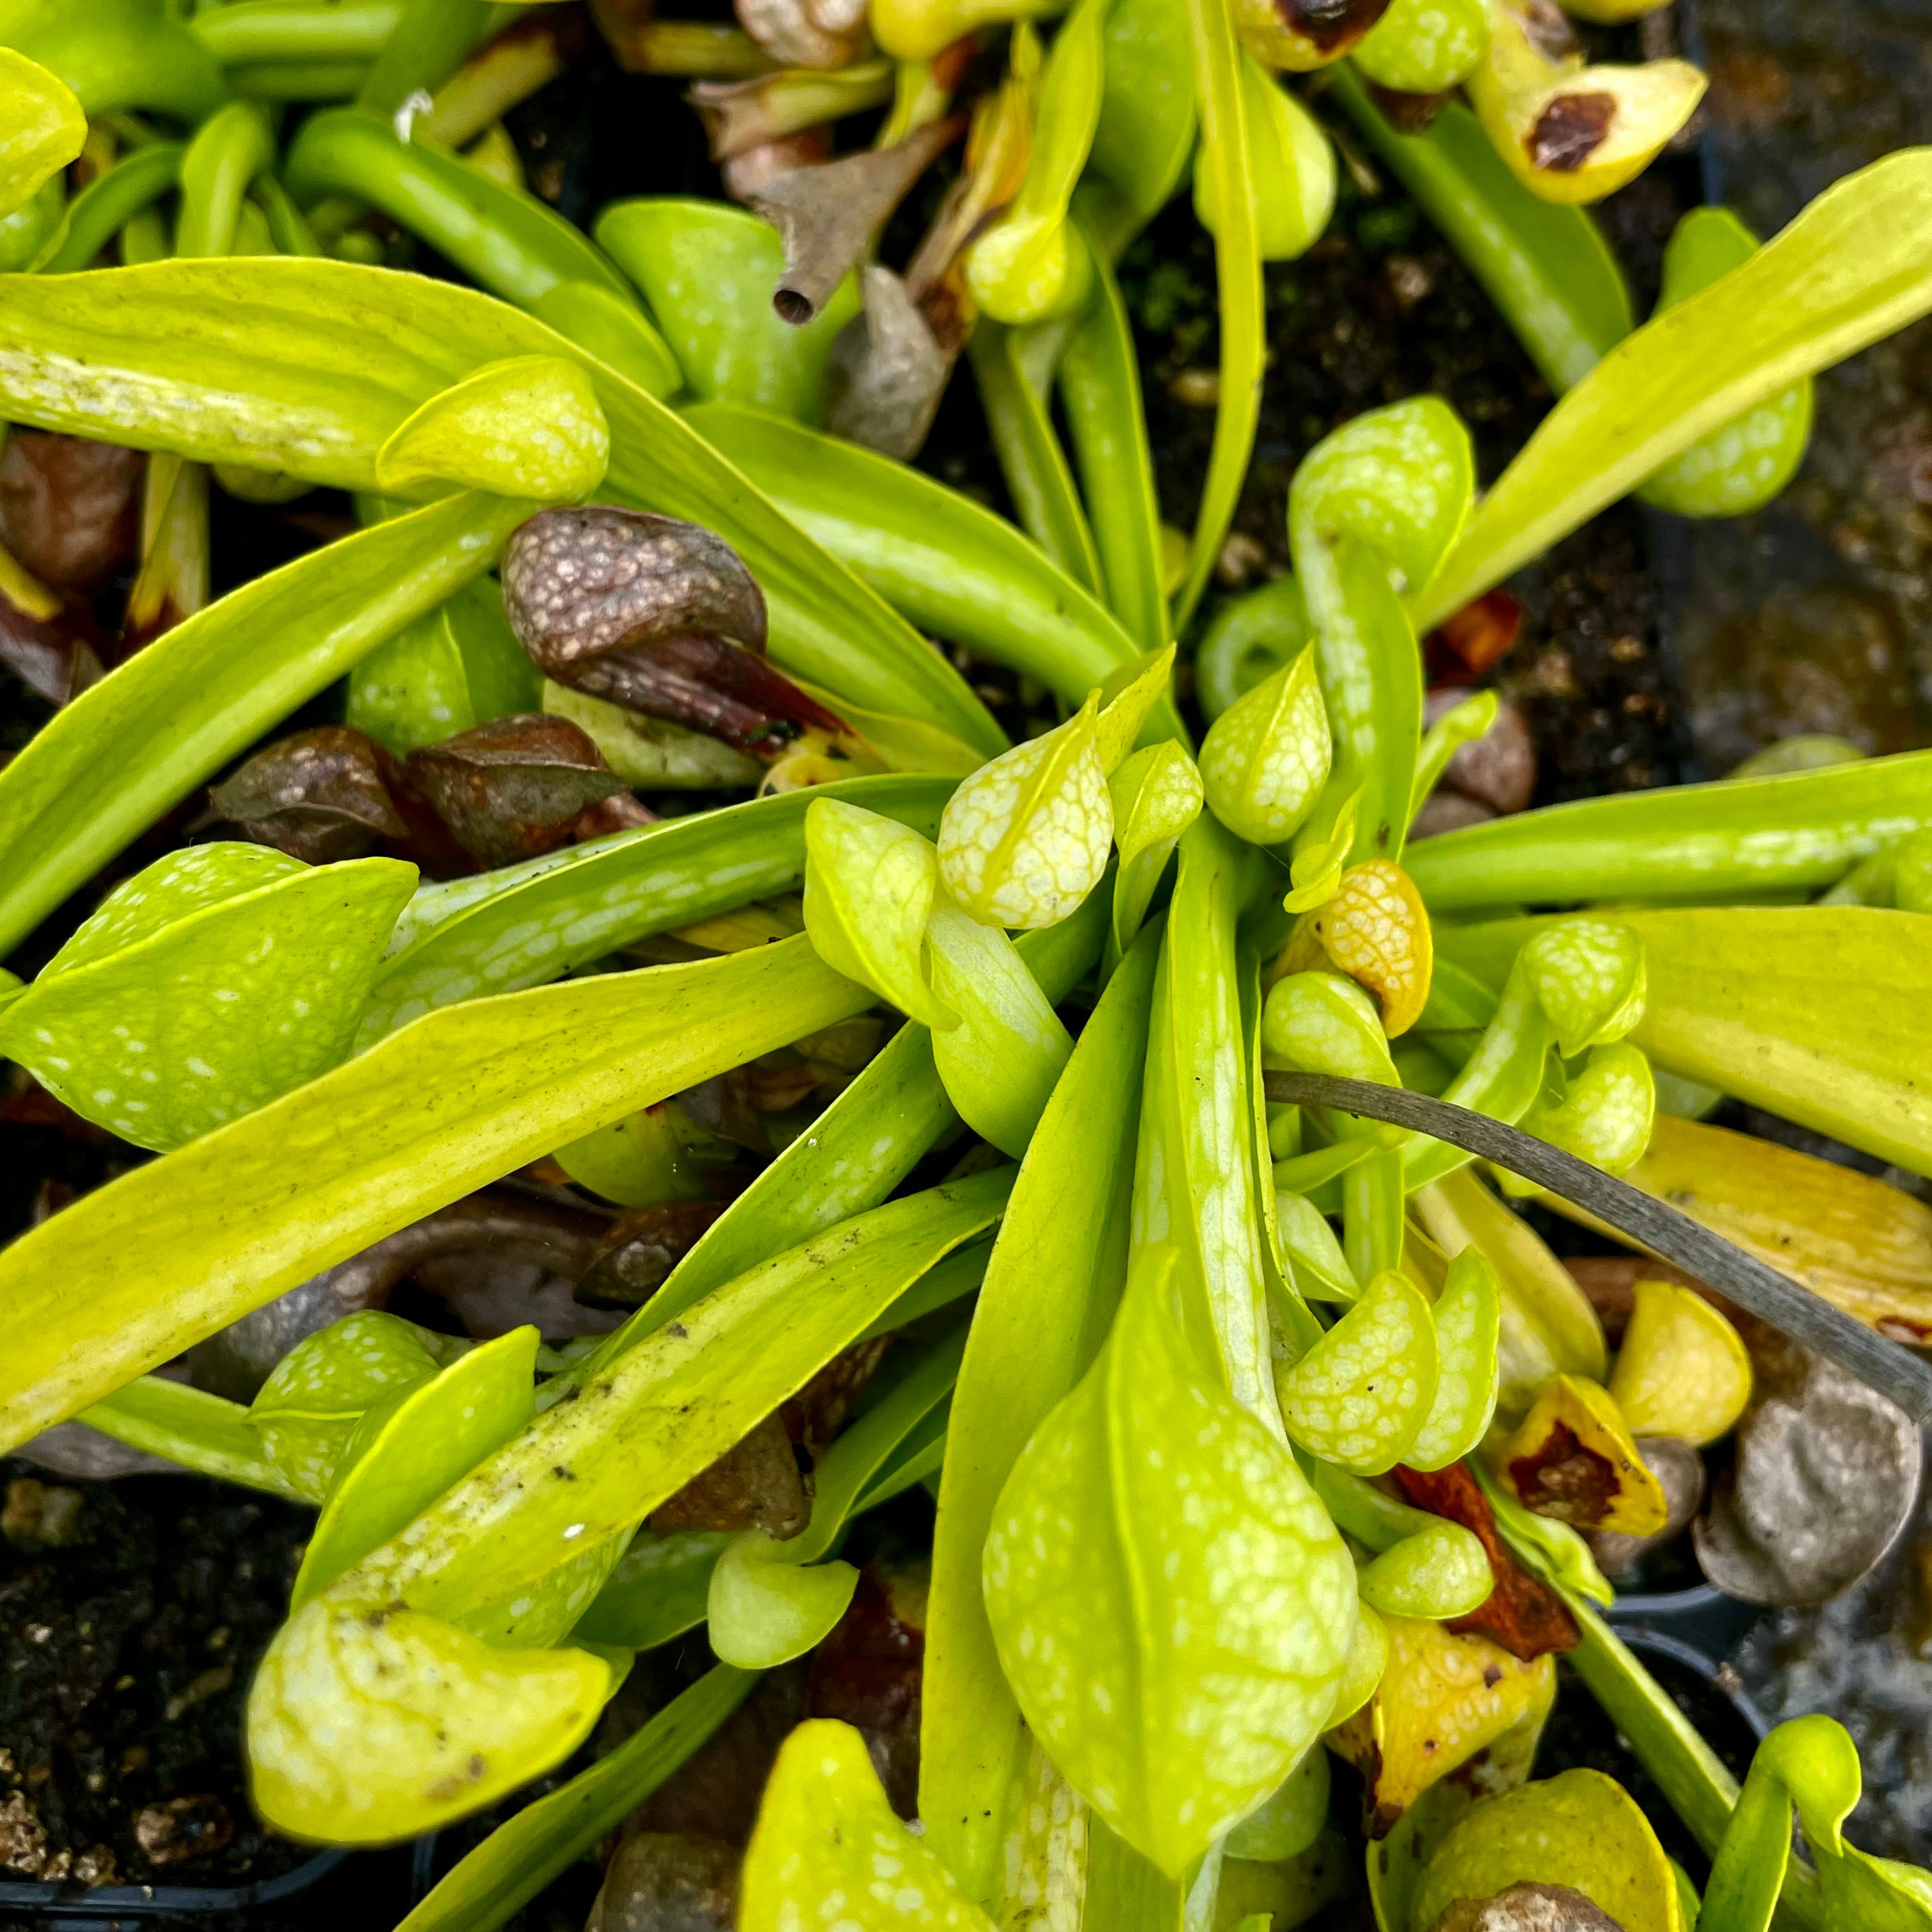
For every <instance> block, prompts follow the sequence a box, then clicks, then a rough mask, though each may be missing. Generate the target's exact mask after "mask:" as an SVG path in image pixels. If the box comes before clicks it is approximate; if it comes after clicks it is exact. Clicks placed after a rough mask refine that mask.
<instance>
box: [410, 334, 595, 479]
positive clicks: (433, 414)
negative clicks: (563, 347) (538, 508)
mask: <svg viewBox="0 0 1932 1932" xmlns="http://www.w3.org/2000/svg"><path fill="white" fill-rule="evenodd" d="M609 462H610V425H609V424H608V423H607V422H605V420H604V412H603V410H601V408H600V407H598V401H597V392H596V390H595V388H594V387H593V386H592V383H591V380H590V378H589V377H588V376H587V375H586V374H585V373H584V371H583V368H582V367H581V366H580V365H578V364H577V363H575V362H565V361H564V360H563V359H562V357H560V356H510V357H508V358H506V359H505V360H504V361H502V362H486V363H484V365H483V366H482V368H480V369H478V370H475V371H473V372H472V374H469V375H467V376H466V377H463V380H461V381H460V382H459V383H453V384H452V386H450V387H449V389H445V390H443V392H441V393H440V395H434V396H432V397H431V398H430V399H429V401H428V402H426V403H425V404H422V405H421V407H419V408H418V409H417V410H416V412H415V413H414V414H413V415H411V416H408V417H407V418H405V419H404V421H403V422H401V423H400V424H398V425H397V427H396V428H395V429H394V430H393V431H392V432H391V433H390V434H389V438H388V440H386V442H385V443H383V446H382V447H381V448H380V449H378V450H377V452H376V485H377V488H378V489H380V490H383V492H384V493H386V494H389V495H392V496H409V495H412V494H414V493H417V492H418V491H419V490H420V489H421V488H422V485H424V484H435V483H443V484H452V483H453V484H462V485H463V486H464V487H467V488H469V489H473V490H490V491H492V492H493V493H495V494H496V495H497V496H526V497H529V498H531V499H533V500H535V501H537V502H576V501H577V499H580V498H581V497H584V496H589V493H591V491H592V490H594V489H595V488H596V487H597V486H598V484H599V483H601V481H603V480H604V469H605V468H606V466H607V465H608V463H609Z"/></svg>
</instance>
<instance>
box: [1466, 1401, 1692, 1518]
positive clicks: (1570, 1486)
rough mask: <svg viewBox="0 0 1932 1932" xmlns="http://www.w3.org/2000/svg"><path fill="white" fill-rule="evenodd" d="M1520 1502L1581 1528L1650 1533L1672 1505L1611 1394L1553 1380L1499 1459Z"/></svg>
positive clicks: (1540, 1512)
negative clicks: (1633, 1440)
mask: <svg viewBox="0 0 1932 1932" xmlns="http://www.w3.org/2000/svg"><path fill="white" fill-rule="evenodd" d="M1500 1460H1501V1461H1502V1465H1503V1466H1504V1467H1505V1469H1508V1472H1509V1476H1510V1481H1511V1482H1512V1483H1513V1484H1514V1485H1515V1487H1516V1493H1517V1496H1520V1498H1521V1499H1523V1502H1524V1504H1525V1505H1526V1506H1527V1507H1529V1508H1531V1509H1532V1510H1535V1511H1537V1512H1538V1514H1541V1515H1544V1516H1549V1517H1555V1518H1556V1520H1557V1521H1558V1522H1559V1523H1569V1524H1571V1526H1573V1527H1574V1528H1577V1529H1608V1530H1616V1531H1619V1532H1621V1533H1622V1534H1623V1535H1625V1536H1649V1535H1651V1534H1652V1532H1654V1531H1656V1530H1660V1529H1662V1528H1663V1527H1664V1524H1665V1523H1667V1521H1668V1520H1670V1504H1669V1502H1667V1500H1666V1499H1665V1496H1664V1490H1663V1487H1662V1486H1661V1484H1659V1483H1658V1480H1657V1478H1656V1477H1655V1476H1654V1475H1652V1474H1651V1472H1650V1470H1649V1468H1648V1467H1647V1466H1646V1464H1645V1463H1644V1460H1643V1457H1642V1455H1641V1454H1640V1453H1639V1452H1638V1450H1637V1445H1636V1444H1635V1443H1634V1442H1632V1441H1631V1432H1630V1429H1629V1427H1628V1424H1626V1423H1625V1421H1624V1418H1622V1415H1619V1413H1618V1412H1617V1406H1616V1403H1615V1402H1614V1401H1613V1400H1611V1398H1610V1394H1609V1391H1607V1390H1606V1389H1604V1388H1602V1387H1601V1385H1599V1384H1598V1383H1596V1382H1591V1381H1589V1380H1588V1379H1586V1378H1585V1377H1583V1376H1558V1377H1557V1378H1556V1381H1555V1382H1553V1383H1551V1384H1550V1386H1549V1388H1547V1389H1545V1390H1544V1391H1543V1393H1542V1394H1541V1395H1540V1396H1538V1397H1537V1399H1536V1400H1535V1403H1532V1405H1531V1407H1530V1412H1529V1414H1528V1415H1526V1416H1525V1417H1524V1418H1523V1422H1522V1424H1521V1426H1520V1427H1519V1428H1518V1429H1517V1432H1516V1433H1515V1434H1514V1436H1511V1438H1510V1439H1509V1442H1508V1445H1507V1446H1506V1447H1505V1448H1504V1450H1503V1451H1502V1456H1501V1458H1500Z"/></svg>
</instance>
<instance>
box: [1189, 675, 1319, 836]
mask: <svg viewBox="0 0 1932 1932" xmlns="http://www.w3.org/2000/svg"><path fill="white" fill-rule="evenodd" d="M1333 755H1334V744H1333V742H1332V741H1331V739H1330V737H1329V735H1328V712H1327V711H1326V710H1325V709H1324V708H1323V706H1322V685H1321V681H1320V679H1319V678H1317V676H1316V671H1315V647H1314V646H1313V645H1312V644H1311V645H1310V646H1308V647H1307V649H1305V650H1304V651H1303V652H1302V653H1301V655H1300V656H1299V657H1298V658H1295V661H1293V662H1292V664H1283V666H1282V667H1281V669H1280V670H1278V671H1277V672H1276V673H1274V676H1272V677H1271V678H1268V679H1266V680H1265V682H1262V683H1260V684H1258V685H1256V686H1255V688H1253V690H1252V691H1248V692H1247V693H1246V694H1244V696H1242V697H1238V698H1237V699H1236V700H1235V702H1234V703H1232V705H1230V706H1229V708H1228V709H1226V711H1224V712H1222V713H1221V715H1220V717H1218V718H1216V719H1215V721H1214V723H1213V724H1211V725H1210V726H1209V727H1208V736H1207V737H1206V738H1205V739H1204V740H1203V741H1202V746H1201V782H1202V787H1203V789H1204V790H1205V793H1206V794H1207V799H1208V810H1209V811H1211V812H1213V813H1214V816H1215V817H1217V818H1218V819H1219V820H1220V821H1221V823H1223V825H1225V826H1226V827H1227V828H1228V829H1229V831H1230V832H1234V833H1235V835H1237V836H1238V837H1239V838H1245V839H1247V841H1249V842H1250V844H1255V845H1278V844H1280V843H1281V842H1282V841H1283V840H1284V839H1286V838H1292V836H1293V835H1295V832H1297V831H1298V830H1299V829H1301V823H1302V820H1304V819H1305V818H1306V817H1307V816H1308V814H1309V812H1310V810H1311V809H1312V808H1313V806H1314V803H1315V800H1316V796H1318V795H1319V793H1320V791H1321V790H1322V786H1323V785H1324V784H1325V783H1326V782H1327V781H1328V765H1329V760H1330V759H1331V757H1333Z"/></svg>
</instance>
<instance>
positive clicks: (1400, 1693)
mask: <svg viewBox="0 0 1932 1932" xmlns="http://www.w3.org/2000/svg"><path fill="white" fill-rule="evenodd" d="M1383 1622H1385V1625H1387V1628H1388V1667H1387V1668H1386V1669H1385V1670H1384V1671H1383V1673H1382V1681H1381V1684H1380V1686H1379V1688H1378V1689H1377V1691H1376V1694H1375V1696H1374V1697H1373V1698H1372V1699H1371V1700H1370V1702H1369V1703H1368V1704H1367V1706H1364V1709H1361V1711H1358V1712H1357V1713H1356V1714H1355V1716H1354V1717H1352V1718H1349V1720H1348V1721H1347V1722H1346V1723H1345V1724H1341V1725H1339V1726H1338V1727H1337V1728H1336V1729H1335V1730H1334V1731H1332V1732H1331V1733H1330V1734H1329V1742H1330V1743H1331V1745H1333V1746H1334V1748H1335V1749H1336V1750H1337V1751H1339V1752H1340V1754H1342V1756H1343V1757H1345V1758H1346V1759H1347V1760H1349V1763H1352V1765H1354V1766H1355V1768H1356V1769H1357V1770H1358V1771H1360V1772H1361V1774H1362V1775H1363V1777H1364V1779H1365V1780H1366V1781H1367V1785H1368V1805H1369V1810H1370V1815H1371V1817H1373V1821H1374V1829H1375V1831H1376V1835H1378V1836H1380V1835H1382V1834H1383V1833H1385V1832H1387V1831H1388V1829H1389V1828H1390V1827H1391V1826H1392V1825H1394V1823H1395V1821H1396V1820H1397V1819H1398V1818H1400V1817H1401V1816H1402V1814H1403V1812H1405V1811H1407V1810H1408V1809H1409V1807H1410V1806H1411V1805H1413V1804H1414V1803H1415V1801H1416V1800H1417V1799H1418V1798H1420V1797H1421V1796H1422V1794H1423V1793H1424V1792H1425V1791H1427V1790H1428V1789H1429V1787H1430V1786H1431V1785H1432V1784H1435V1783H1436V1781H1437V1780H1438V1779H1439V1778H1446V1777H1447V1776H1448V1775H1449V1773H1450V1772H1452V1771H1454V1770H1455V1769H1457V1767H1458V1766H1460V1765H1463V1764H1466V1763H1468V1762H1469V1760H1470V1759H1471V1758H1472V1757H1475V1754H1477V1752H1478V1751H1482V1750H1484V1749H1485V1748H1487V1747H1488V1746H1490V1745H1493V1744H1494V1743H1496V1742H1497V1740H1498V1739H1500V1738H1502V1737H1503V1736H1505V1735H1506V1734H1507V1733H1511V1732H1512V1731H1514V1730H1516V1729H1517V1727H1519V1726H1525V1725H1526V1726H1532V1727H1533V1726H1535V1725H1538V1724H1541V1722H1542V1721H1543V1719H1544V1717H1545V1716H1547V1715H1548V1712H1549V1710H1550V1706H1551V1704H1552V1703H1553V1702H1554V1701H1555V1699H1556V1658H1554V1657H1549V1656H1545V1657H1539V1658H1538V1659H1537V1660H1536V1661H1535V1663H1534V1664H1523V1663H1521V1662H1520V1661H1518V1660H1517V1658H1514V1657H1512V1656H1511V1655H1510V1654H1509V1652H1508V1651H1506V1650H1505V1649H1503V1648H1502V1646H1501V1645H1500V1644H1495V1643H1491V1642H1490V1640H1489V1639H1488V1638H1487V1637H1475V1636H1458V1635H1457V1634H1456V1633H1455V1632H1454V1631H1448V1630H1445V1629H1444V1628H1443V1627H1442V1625H1440V1624H1439V1623H1433V1622H1429V1621H1428V1620H1427V1619H1422V1618H1416V1617H1388V1618H1385V1619H1383ZM1417 1922H1418V1923H1419V1924H1424V1925H1427V1924H1429V1923H1430V1921H1429V1920H1428V1919H1427V1918H1424V1919H1421V1920H1419V1921H1417Z"/></svg>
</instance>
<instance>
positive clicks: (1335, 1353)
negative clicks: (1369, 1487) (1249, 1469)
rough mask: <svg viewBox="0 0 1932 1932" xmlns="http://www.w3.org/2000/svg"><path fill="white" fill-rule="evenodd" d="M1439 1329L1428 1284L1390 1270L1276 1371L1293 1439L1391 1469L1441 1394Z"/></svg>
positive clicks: (1352, 1463) (1347, 1463)
mask: <svg viewBox="0 0 1932 1932" xmlns="http://www.w3.org/2000/svg"><path fill="white" fill-rule="evenodd" d="M1275 1390H1276V1393H1277V1394H1278V1395H1279V1396H1280V1398H1281V1413H1282V1419H1283V1421H1285V1422H1286V1424H1287V1425H1288V1433H1289V1439H1291V1440H1292V1441H1293V1442H1295V1443H1297V1444H1298V1445H1300V1446H1301V1448H1304V1449H1306V1450H1307V1451H1310V1453H1311V1454H1314V1455H1317V1456H1319V1457H1321V1458H1322V1460H1323V1461H1325V1462H1328V1463H1336V1464H1337V1465H1338V1466H1340V1467H1341V1468H1343V1469H1352V1470H1354V1471H1355V1472H1357V1473H1358V1475H1365V1476H1379V1475H1381V1474H1382V1472H1383V1471H1384V1470H1385V1469H1394V1467H1395V1466H1396V1465H1397V1463H1400V1461H1401V1460H1403V1454H1404V1452H1405V1451H1406V1450H1407V1449H1408V1448H1409V1445H1410V1444H1411V1443H1412V1442H1414V1441H1415V1437H1416V1433H1417V1432H1418V1430H1420V1429H1421V1427H1422V1425H1423V1423H1424V1421H1425V1420H1426V1419H1427V1417H1428V1415H1429V1413H1430V1409H1431V1407H1432V1406H1433V1404H1434V1403H1435V1400H1436V1328H1435V1325H1434V1323H1433V1322H1431V1321H1430V1316H1429V1304H1428V1303H1427V1301H1424V1299H1423V1297H1422V1291H1421V1289H1418V1287H1417V1286H1415V1283H1413V1282H1412V1281H1410V1280H1409V1279H1408V1278H1407V1277H1406V1276H1403V1275H1400V1274H1396V1273H1394V1271H1392V1270H1391V1271H1385V1272H1384V1273H1383V1274H1379V1275H1377V1276H1376V1277H1375V1279H1374V1280H1373V1281H1371V1282H1370V1283H1369V1285H1368V1286H1367V1288H1365V1289H1364V1290H1363V1291H1362V1297H1361V1300H1360V1301H1358V1302H1357V1303H1356V1304H1355V1306H1354V1307H1352V1308H1351V1309H1349V1310H1348V1312H1347V1313H1346V1314H1344V1315H1343V1317H1342V1319H1340V1321H1339V1322H1337V1323H1336V1324H1335V1325H1334V1328H1331V1329H1330V1330H1329V1331H1328V1334H1325V1336H1323V1337H1322V1339H1321V1340H1320V1341H1319V1342H1318V1343H1316V1344H1315V1346H1314V1347H1313V1348H1312V1349H1310V1350H1309V1351H1308V1352H1307V1354H1306V1355H1304V1356H1303V1357H1302V1358H1301V1360H1300V1361H1298V1362H1296V1363H1295V1364H1293V1365H1292V1367H1289V1368H1286V1369H1285V1370H1280V1371H1279V1372H1277V1375H1276V1376H1275Z"/></svg>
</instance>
